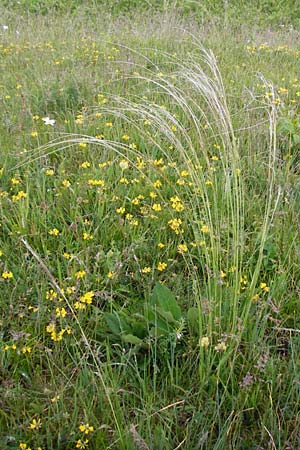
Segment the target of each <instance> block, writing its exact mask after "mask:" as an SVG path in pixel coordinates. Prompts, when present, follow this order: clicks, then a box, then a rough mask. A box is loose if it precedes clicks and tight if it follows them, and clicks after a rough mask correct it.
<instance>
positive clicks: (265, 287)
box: [260, 283, 270, 292]
mask: <svg viewBox="0 0 300 450" xmlns="http://www.w3.org/2000/svg"><path fill="white" fill-rule="evenodd" d="M260 288H261V289H262V290H263V291H265V292H270V288H269V286H267V283H260Z"/></svg>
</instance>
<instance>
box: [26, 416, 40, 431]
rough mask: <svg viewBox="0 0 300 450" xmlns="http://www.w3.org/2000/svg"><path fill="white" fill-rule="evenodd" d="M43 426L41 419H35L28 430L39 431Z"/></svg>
mask: <svg viewBox="0 0 300 450" xmlns="http://www.w3.org/2000/svg"><path fill="white" fill-rule="evenodd" d="M41 426H42V421H41V419H38V420H36V419H33V420H32V422H31V423H30V424H29V426H28V429H29V430H38V429H39V428H41Z"/></svg>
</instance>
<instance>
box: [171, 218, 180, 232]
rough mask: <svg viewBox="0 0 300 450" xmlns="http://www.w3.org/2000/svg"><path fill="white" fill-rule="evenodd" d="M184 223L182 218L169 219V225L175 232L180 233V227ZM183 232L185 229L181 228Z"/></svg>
mask: <svg viewBox="0 0 300 450" xmlns="http://www.w3.org/2000/svg"><path fill="white" fill-rule="evenodd" d="M181 224H182V220H181V219H170V220H169V221H168V225H169V227H170V228H171V230H173V231H174V232H175V234H179V227H180V225H181ZM180 231H181V233H183V230H180Z"/></svg>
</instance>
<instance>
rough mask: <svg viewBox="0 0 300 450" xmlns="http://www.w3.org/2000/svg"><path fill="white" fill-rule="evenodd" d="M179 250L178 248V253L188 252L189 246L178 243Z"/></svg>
mask: <svg viewBox="0 0 300 450" xmlns="http://www.w3.org/2000/svg"><path fill="white" fill-rule="evenodd" d="M177 250H178V253H180V254H181V255H182V254H183V253H186V252H187V251H188V247H187V245H186V244H179V245H177Z"/></svg>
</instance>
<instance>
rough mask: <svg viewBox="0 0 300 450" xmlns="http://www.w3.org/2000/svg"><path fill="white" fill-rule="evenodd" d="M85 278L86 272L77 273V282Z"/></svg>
mask: <svg viewBox="0 0 300 450" xmlns="http://www.w3.org/2000/svg"><path fill="white" fill-rule="evenodd" d="M85 276H86V271H85V270H79V271H78V272H76V273H75V278H76V279H77V280H79V279H80V278H84V277H85Z"/></svg>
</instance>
